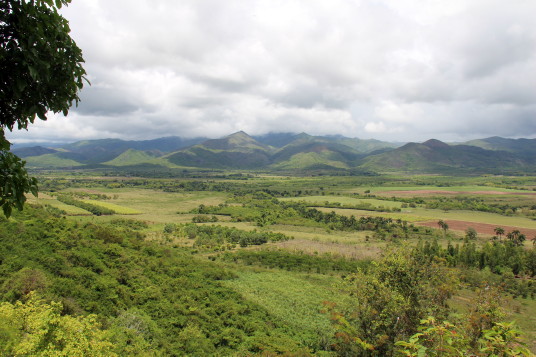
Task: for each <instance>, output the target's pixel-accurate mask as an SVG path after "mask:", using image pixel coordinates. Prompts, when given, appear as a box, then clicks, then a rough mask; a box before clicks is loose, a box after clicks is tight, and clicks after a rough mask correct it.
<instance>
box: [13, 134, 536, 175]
mask: <svg viewBox="0 0 536 357" xmlns="http://www.w3.org/2000/svg"><path fill="white" fill-rule="evenodd" d="M13 152H14V153H15V154H16V155H18V156H20V157H23V158H24V160H26V162H27V166H28V167H29V168H74V167H77V168H84V167H114V168H121V167H123V168H124V167H139V168H142V167H144V166H147V167H152V168H157V167H158V166H161V167H166V168H210V169H237V170H265V171H306V172H307V171H319V170H321V171H361V172H378V173H380V172H406V173H449V172H451V173H458V172H459V173H463V172H466V173H516V172H535V168H536V139H507V138H500V137H491V138H486V139H479V140H472V141H468V142H465V143H457V144H447V143H444V142H441V141H439V140H435V139H431V140H428V141H426V142H424V143H406V144H400V143H388V142H383V141H378V140H362V139H357V138H346V137H343V136H311V135H308V134H305V133H301V134H291V133H281V134H268V135H264V136H256V137H253V136H249V135H248V134H246V133H245V132H243V131H240V132H237V133H234V134H232V135H229V136H226V137H223V138H220V139H206V138H194V139H184V138H180V137H167V138H159V139H154V140H144V141H125V140H120V139H101V140H86V141H79V142H75V143H72V144H67V145H64V146H61V147H55V148H54V147H44V146H34V147H24V148H18V149H14V150H13Z"/></svg>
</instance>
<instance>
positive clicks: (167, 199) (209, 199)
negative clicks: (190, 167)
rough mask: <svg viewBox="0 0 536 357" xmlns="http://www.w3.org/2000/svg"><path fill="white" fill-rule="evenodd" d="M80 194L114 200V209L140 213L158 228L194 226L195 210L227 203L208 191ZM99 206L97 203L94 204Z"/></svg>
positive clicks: (101, 190) (126, 190)
mask: <svg viewBox="0 0 536 357" xmlns="http://www.w3.org/2000/svg"><path fill="white" fill-rule="evenodd" d="M76 191H86V192H88V191H91V192H92V193H102V194H106V195H109V196H113V197H115V198H114V199H113V200H112V202H113V204H114V205H118V206H121V207H124V208H125V209H130V210H133V211H136V212H138V213H139V214H138V215H137V216H136V218H137V219H140V220H144V221H148V222H152V223H156V224H165V223H186V222H191V219H192V217H193V215H192V214H190V213H189V211H190V210H192V209H193V208H197V207H199V205H200V204H204V205H207V206H208V205H218V204H220V203H223V202H224V201H225V199H226V195H225V194H223V193H218V192H205V191H203V192H185V193H182V192H180V193H175V192H162V191H157V190H150V189H143V188H139V189H136V188H134V189H133V188H114V189H110V188H96V189H94V188H92V189H91V190H88V189H76ZM95 202H97V201H93V200H92V201H91V203H95ZM98 202H102V201H98ZM177 212H181V213H182V214H177Z"/></svg>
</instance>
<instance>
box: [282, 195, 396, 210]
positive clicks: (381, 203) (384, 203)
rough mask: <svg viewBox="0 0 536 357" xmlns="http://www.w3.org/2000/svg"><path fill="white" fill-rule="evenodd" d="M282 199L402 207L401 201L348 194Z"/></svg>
mask: <svg viewBox="0 0 536 357" xmlns="http://www.w3.org/2000/svg"><path fill="white" fill-rule="evenodd" d="M281 200H282V201H298V202H299V201H303V202H305V203H307V204H312V205H314V204H315V203H317V204H324V203H325V202H329V203H340V204H341V205H359V204H364V203H365V204H366V203H369V204H370V205H371V206H373V207H380V206H383V207H385V208H400V207H401V206H402V203H401V202H394V201H386V200H377V199H373V198H353V197H346V196H330V195H326V196H305V197H289V198H282V199H281Z"/></svg>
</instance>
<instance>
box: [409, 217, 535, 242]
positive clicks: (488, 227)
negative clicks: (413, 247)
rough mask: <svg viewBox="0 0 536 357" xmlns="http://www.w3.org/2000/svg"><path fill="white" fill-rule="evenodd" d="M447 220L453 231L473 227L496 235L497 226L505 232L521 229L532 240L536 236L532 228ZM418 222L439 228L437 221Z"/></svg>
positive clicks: (481, 232)
mask: <svg viewBox="0 0 536 357" xmlns="http://www.w3.org/2000/svg"><path fill="white" fill-rule="evenodd" d="M445 222H446V223H447V224H448V225H449V229H451V230H453V231H465V230H466V229H467V228H469V227H473V228H474V229H475V230H476V231H477V232H478V233H479V234H489V235H495V232H493V230H494V229H495V228H496V227H502V228H503V229H504V231H505V233H508V232H511V231H513V230H514V229H517V230H519V231H520V232H521V233H523V234H524V235H525V236H526V237H527V240H530V239H532V238H533V237H536V229H531V228H520V227H511V226H498V225H496V224H489V223H475V222H467V221H455V220H446V221H445ZM416 224H417V225H420V226H426V227H433V228H439V227H438V225H437V221H428V222H418V223H416ZM503 238H504V237H503Z"/></svg>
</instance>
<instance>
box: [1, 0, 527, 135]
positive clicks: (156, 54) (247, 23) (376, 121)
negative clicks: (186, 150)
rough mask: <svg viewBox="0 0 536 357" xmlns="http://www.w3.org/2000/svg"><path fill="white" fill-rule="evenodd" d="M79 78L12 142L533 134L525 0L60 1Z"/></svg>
mask: <svg viewBox="0 0 536 357" xmlns="http://www.w3.org/2000/svg"><path fill="white" fill-rule="evenodd" d="M61 12H62V13H63V15H64V16H65V17H66V18H67V19H68V20H69V22H70V26H71V30H72V32H71V36H72V37H73V38H74V39H75V41H76V42H77V44H78V46H79V47H80V48H82V50H83V53H84V58H85V61H86V63H85V66H84V67H85V69H86V71H87V73H88V76H87V77H88V79H89V80H90V82H91V86H89V85H86V86H85V87H84V89H83V90H82V92H81V93H80V98H81V102H80V103H79V105H78V107H76V108H72V109H71V111H70V112H69V115H68V116H67V117H64V116H63V115H61V114H59V115H55V114H50V115H49V119H48V120H47V121H46V122H44V121H40V120H36V123H35V124H34V125H32V126H30V127H29V130H28V131H20V132H16V131H15V132H13V133H11V134H9V135H8V137H9V138H10V139H11V141H12V142H15V143H22V142H29V141H41V142H73V141H77V140H85V139H99V138H120V139H125V140H143V139H153V138H158V137H165V136H174V135H176V136H181V137H211V138H217V137H222V136H225V135H229V134H231V133H234V132H237V131H240V130H243V131H245V132H247V133H248V134H250V135H262V134H267V133H277V132H295V133H300V132H306V133H308V134H311V135H344V136H347V137H357V138H361V139H369V138H375V139H379V140H385V141H396V142H407V141H418V142H422V141H425V140H428V139H430V138H436V139H439V140H444V141H465V140H469V139H475V138H484V137H490V136H503V137H511V138H519V137H525V138H536V21H534V14H536V1H534V0H511V1H504V0H470V1H467V0H329V1H328V0H299V1H298V0H181V1H176V0H113V1H109V0H73V2H72V3H71V4H70V5H69V6H68V7H67V8H64V9H62V11H61Z"/></svg>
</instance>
